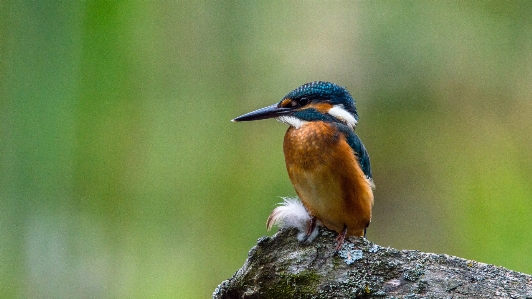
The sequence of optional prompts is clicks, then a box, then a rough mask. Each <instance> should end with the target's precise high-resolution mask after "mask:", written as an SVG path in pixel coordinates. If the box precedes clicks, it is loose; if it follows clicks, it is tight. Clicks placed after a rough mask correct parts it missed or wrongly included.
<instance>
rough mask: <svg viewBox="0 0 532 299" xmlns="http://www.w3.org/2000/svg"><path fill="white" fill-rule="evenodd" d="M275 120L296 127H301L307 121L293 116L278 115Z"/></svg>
mask: <svg viewBox="0 0 532 299" xmlns="http://www.w3.org/2000/svg"><path fill="white" fill-rule="evenodd" d="M277 120H278V121H280V122H282V123H285V124H287V125H290V126H292V127H294V128H296V129H299V128H301V126H303V125H304V124H306V123H307V121H304V120H301V119H299V118H297V117H295V116H279V117H278V118H277Z"/></svg>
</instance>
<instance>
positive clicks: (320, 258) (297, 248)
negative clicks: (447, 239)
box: [214, 228, 532, 299]
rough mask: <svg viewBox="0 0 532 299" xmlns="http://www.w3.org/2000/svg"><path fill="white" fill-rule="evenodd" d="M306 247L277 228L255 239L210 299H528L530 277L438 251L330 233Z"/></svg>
mask: <svg viewBox="0 0 532 299" xmlns="http://www.w3.org/2000/svg"><path fill="white" fill-rule="evenodd" d="M320 229H321V232H320V235H319V237H318V238H316V240H315V241H314V242H313V243H310V244H306V243H299V242H298V241H297V239H296V234H297V232H296V231H295V230H292V229H284V230H280V231H279V232H278V233H277V234H275V235H274V236H273V237H272V238H269V237H262V238H260V239H259V240H258V242H257V245H256V246H255V247H253V248H252V249H251V250H250V252H249V255H248V259H247V260H246V262H245V264H244V266H243V267H242V268H241V269H240V270H238V271H237V272H236V273H235V274H234V275H233V277H232V278H230V279H228V280H226V281H224V282H222V283H221V284H220V285H219V286H218V288H216V290H215V292H214V298H516V299H517V298H523V299H524V298H530V299H532V276H530V275H526V274H522V273H518V272H515V271H511V270H508V269H505V268H502V267H496V266H493V265H487V264H483V263H479V262H475V261H471V260H465V259H461V258H457V257H453V256H449V255H445V254H433V253H423V252H419V251H415V250H401V251H399V250H396V249H393V248H389V247H388V248H385V247H381V246H379V245H376V244H374V243H371V242H369V241H368V240H366V239H364V238H349V239H348V241H347V242H346V243H345V244H344V246H343V248H342V249H341V250H340V252H339V253H338V254H336V255H335V254H334V247H335V238H336V233H334V232H332V231H329V230H327V229H323V228H320Z"/></svg>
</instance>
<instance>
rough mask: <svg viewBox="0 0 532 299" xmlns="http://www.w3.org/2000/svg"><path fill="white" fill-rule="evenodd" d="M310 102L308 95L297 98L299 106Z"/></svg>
mask: <svg viewBox="0 0 532 299" xmlns="http://www.w3.org/2000/svg"><path fill="white" fill-rule="evenodd" d="M308 102H309V99H308V98H307V97H302V98H299V99H298V100H297V103H298V104H299V106H305V105H306V104H308Z"/></svg>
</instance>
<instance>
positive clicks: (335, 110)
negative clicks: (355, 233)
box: [327, 105, 357, 128]
mask: <svg viewBox="0 0 532 299" xmlns="http://www.w3.org/2000/svg"><path fill="white" fill-rule="evenodd" d="M327 113H329V114H330V115H332V116H334V117H336V118H338V119H339V120H341V121H343V122H345V123H346V125H348V126H350V127H351V128H355V126H356V125H357V120H356V119H355V117H354V116H353V115H352V114H351V113H349V112H348V111H347V110H345V109H344V106H343V105H334V106H333V107H332V108H331V109H329V112H327Z"/></svg>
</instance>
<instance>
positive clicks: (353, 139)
mask: <svg viewBox="0 0 532 299" xmlns="http://www.w3.org/2000/svg"><path fill="white" fill-rule="evenodd" d="M337 126H338V129H339V130H340V131H341V132H342V133H344V135H345V138H346V139H347V143H348V144H349V146H350V147H351V148H352V149H353V151H354V152H355V155H356V156H357V159H358V163H360V168H362V171H363V172H364V174H365V175H366V177H367V178H368V179H373V177H372V175H371V165H370V163H369V155H368V152H367V151H366V148H365V147H364V144H363V143H362V140H360V137H358V135H357V134H355V132H354V131H353V130H352V129H351V128H349V127H347V126H346V125H343V124H337Z"/></svg>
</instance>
